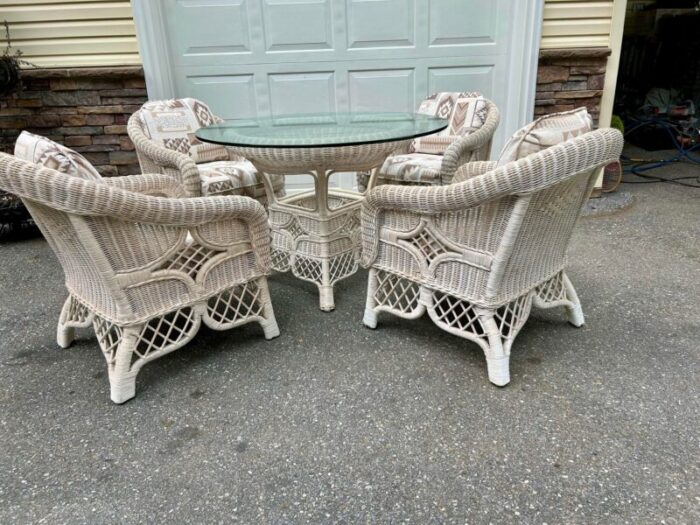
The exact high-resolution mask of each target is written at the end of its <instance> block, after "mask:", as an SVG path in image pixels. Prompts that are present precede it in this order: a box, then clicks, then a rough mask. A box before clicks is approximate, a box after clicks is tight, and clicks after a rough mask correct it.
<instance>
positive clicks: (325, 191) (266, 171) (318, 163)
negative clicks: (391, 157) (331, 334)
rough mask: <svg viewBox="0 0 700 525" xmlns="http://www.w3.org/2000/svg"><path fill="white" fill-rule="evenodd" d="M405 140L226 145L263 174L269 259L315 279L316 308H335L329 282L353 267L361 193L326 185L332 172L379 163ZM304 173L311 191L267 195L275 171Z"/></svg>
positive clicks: (277, 266)
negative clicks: (322, 144)
mask: <svg viewBox="0 0 700 525" xmlns="http://www.w3.org/2000/svg"><path fill="white" fill-rule="evenodd" d="M409 142H410V140H408V139H407V140H401V141H393V142H379V143H372V144H365V145H352V146H332V147H306V148H280V147H269V148H264V147H246V146H231V149H232V150H233V151H235V152H236V153H237V154H239V155H242V156H245V157H246V158H248V159H250V160H251V162H253V164H255V166H256V167H257V168H258V170H259V171H260V172H261V173H263V177H264V181H265V184H266V191H267V194H268V199H269V207H268V210H269V213H270V226H271V228H272V264H273V266H274V269H275V270H278V271H283V272H284V271H290V270H291V271H292V273H293V274H294V275H295V276H296V277H298V278H300V279H303V280H305V281H309V282H312V283H314V284H316V286H317V287H318V290H319V307H320V308H321V309H322V310H325V311H330V310H333V309H334V308H335V299H334V293H333V287H334V285H335V283H337V282H338V281H340V280H341V279H345V278H346V277H349V276H350V275H352V274H353V273H355V272H356V271H357V268H358V259H359V248H360V231H359V225H360V217H359V214H360V204H361V201H362V194H359V193H356V192H352V191H346V190H341V189H329V187H328V179H329V177H330V176H331V175H332V174H333V173H334V172H336V171H350V172H353V171H357V170H363V169H373V168H375V167H377V166H380V165H381V164H382V162H383V161H384V159H386V156H387V155H388V154H389V153H390V152H391V151H394V150H395V149H396V148H397V147H401V146H405V145H406V144H408V143H409ZM293 173H308V174H309V175H311V176H312V177H313V178H314V190H312V191H306V192H302V193H298V194H295V195H290V196H286V197H279V196H278V195H274V194H273V187H272V180H271V177H272V176H274V175H275V174H293Z"/></svg>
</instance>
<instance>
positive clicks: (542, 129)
mask: <svg viewBox="0 0 700 525" xmlns="http://www.w3.org/2000/svg"><path fill="white" fill-rule="evenodd" d="M592 128H593V121H592V120H591V116H590V115H589V114H588V111H586V108H578V109H574V110H571V111H563V112H561V113H552V114H551V115H544V116H543V117H540V118H538V119H537V120H535V121H533V122H531V123H530V124H528V125H527V126H525V127H523V128H520V129H519V130H518V131H516V132H515V133H514V134H513V136H512V137H511V138H510V140H509V141H508V143H507V144H506V145H505V147H504V148H503V150H502V151H501V155H500V156H499V157H498V164H497V166H503V165H504V164H507V163H509V162H512V161H514V160H518V159H522V158H523V157H527V156H528V155H531V154H532V153H537V152H538V151H542V150H544V149H547V148H549V147H551V146H556V145H557V144H559V143H560V142H564V141H565V140H569V139H571V138H574V137H578V136H579V135H583V134H584V133H588V132H589V131H591V129H592Z"/></svg>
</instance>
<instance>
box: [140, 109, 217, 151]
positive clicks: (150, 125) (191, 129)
mask: <svg viewBox="0 0 700 525" xmlns="http://www.w3.org/2000/svg"><path fill="white" fill-rule="evenodd" d="M139 115H140V117H141V126H142V129H143V132H144V133H145V134H146V136H147V137H148V138H150V139H151V140H154V141H157V142H160V143H161V144H163V146H165V147H166V148H168V149H171V150H175V151H179V152H180V153H184V154H185V155H189V156H190V157H192V160H194V161H195V162H196V163H197V164H199V163H202V162H211V161H215V160H229V152H228V150H227V149H226V148H225V147H224V146H219V145H218V144H207V143H204V142H201V141H200V140H198V139H197V137H195V135H194V134H195V132H196V131H197V130H198V129H199V128H201V127H204V126H210V125H211V124H214V123H216V117H215V116H214V114H213V113H212V112H211V110H210V109H209V106H207V105H206V104H205V103H204V102H201V101H199V100H195V99H193V98H182V99H174V100H157V101H152V102H146V103H145V104H144V105H143V106H142V107H141V110H140V112H139Z"/></svg>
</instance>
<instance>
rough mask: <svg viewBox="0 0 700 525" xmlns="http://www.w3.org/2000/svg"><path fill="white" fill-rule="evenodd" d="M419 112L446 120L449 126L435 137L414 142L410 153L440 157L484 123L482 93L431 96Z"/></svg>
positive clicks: (484, 111) (484, 109) (484, 102)
mask: <svg viewBox="0 0 700 525" xmlns="http://www.w3.org/2000/svg"><path fill="white" fill-rule="evenodd" d="M418 113H423V114H426V115H431V116H436V117H440V118H444V119H448V122H449V124H448V126H447V128H445V129H444V130H442V131H441V132H439V133H436V134H434V135H429V136H427V137H421V138H418V139H416V140H414V141H413V143H412V144H411V149H410V150H411V151H413V152H417V153H429V154H433V155H443V154H444V153H445V151H447V148H448V147H449V146H450V144H452V142H454V141H455V140H457V139H458V138H460V137H464V136H466V135H469V134H470V133H473V132H474V131H476V130H477V129H479V128H480V127H481V126H483V125H484V122H486V115H487V108H486V99H485V98H484V97H483V96H482V95H481V93H476V92H464V93H450V92H443V93H434V94H433V95H430V96H429V97H428V98H426V99H425V100H424V101H423V102H422V103H421V105H420V107H419V108H418Z"/></svg>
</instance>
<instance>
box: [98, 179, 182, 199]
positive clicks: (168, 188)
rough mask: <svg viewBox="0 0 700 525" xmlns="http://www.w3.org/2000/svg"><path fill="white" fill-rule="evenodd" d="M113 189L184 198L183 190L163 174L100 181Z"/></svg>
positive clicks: (180, 185)
mask: <svg viewBox="0 0 700 525" xmlns="http://www.w3.org/2000/svg"><path fill="white" fill-rule="evenodd" d="M102 182H104V183H105V184H107V185H109V186H112V187H114V188H120V189H122V190H126V191H132V192H134V193H143V194H144V195H152V196H159V197H172V198H181V197H185V196H186V194H185V188H183V186H182V184H180V183H179V182H178V181H177V180H176V179H175V178H174V177H172V176H171V175H166V174H163V173H148V174H143V175H127V176H124V177H108V178H105V179H103V180H102Z"/></svg>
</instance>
